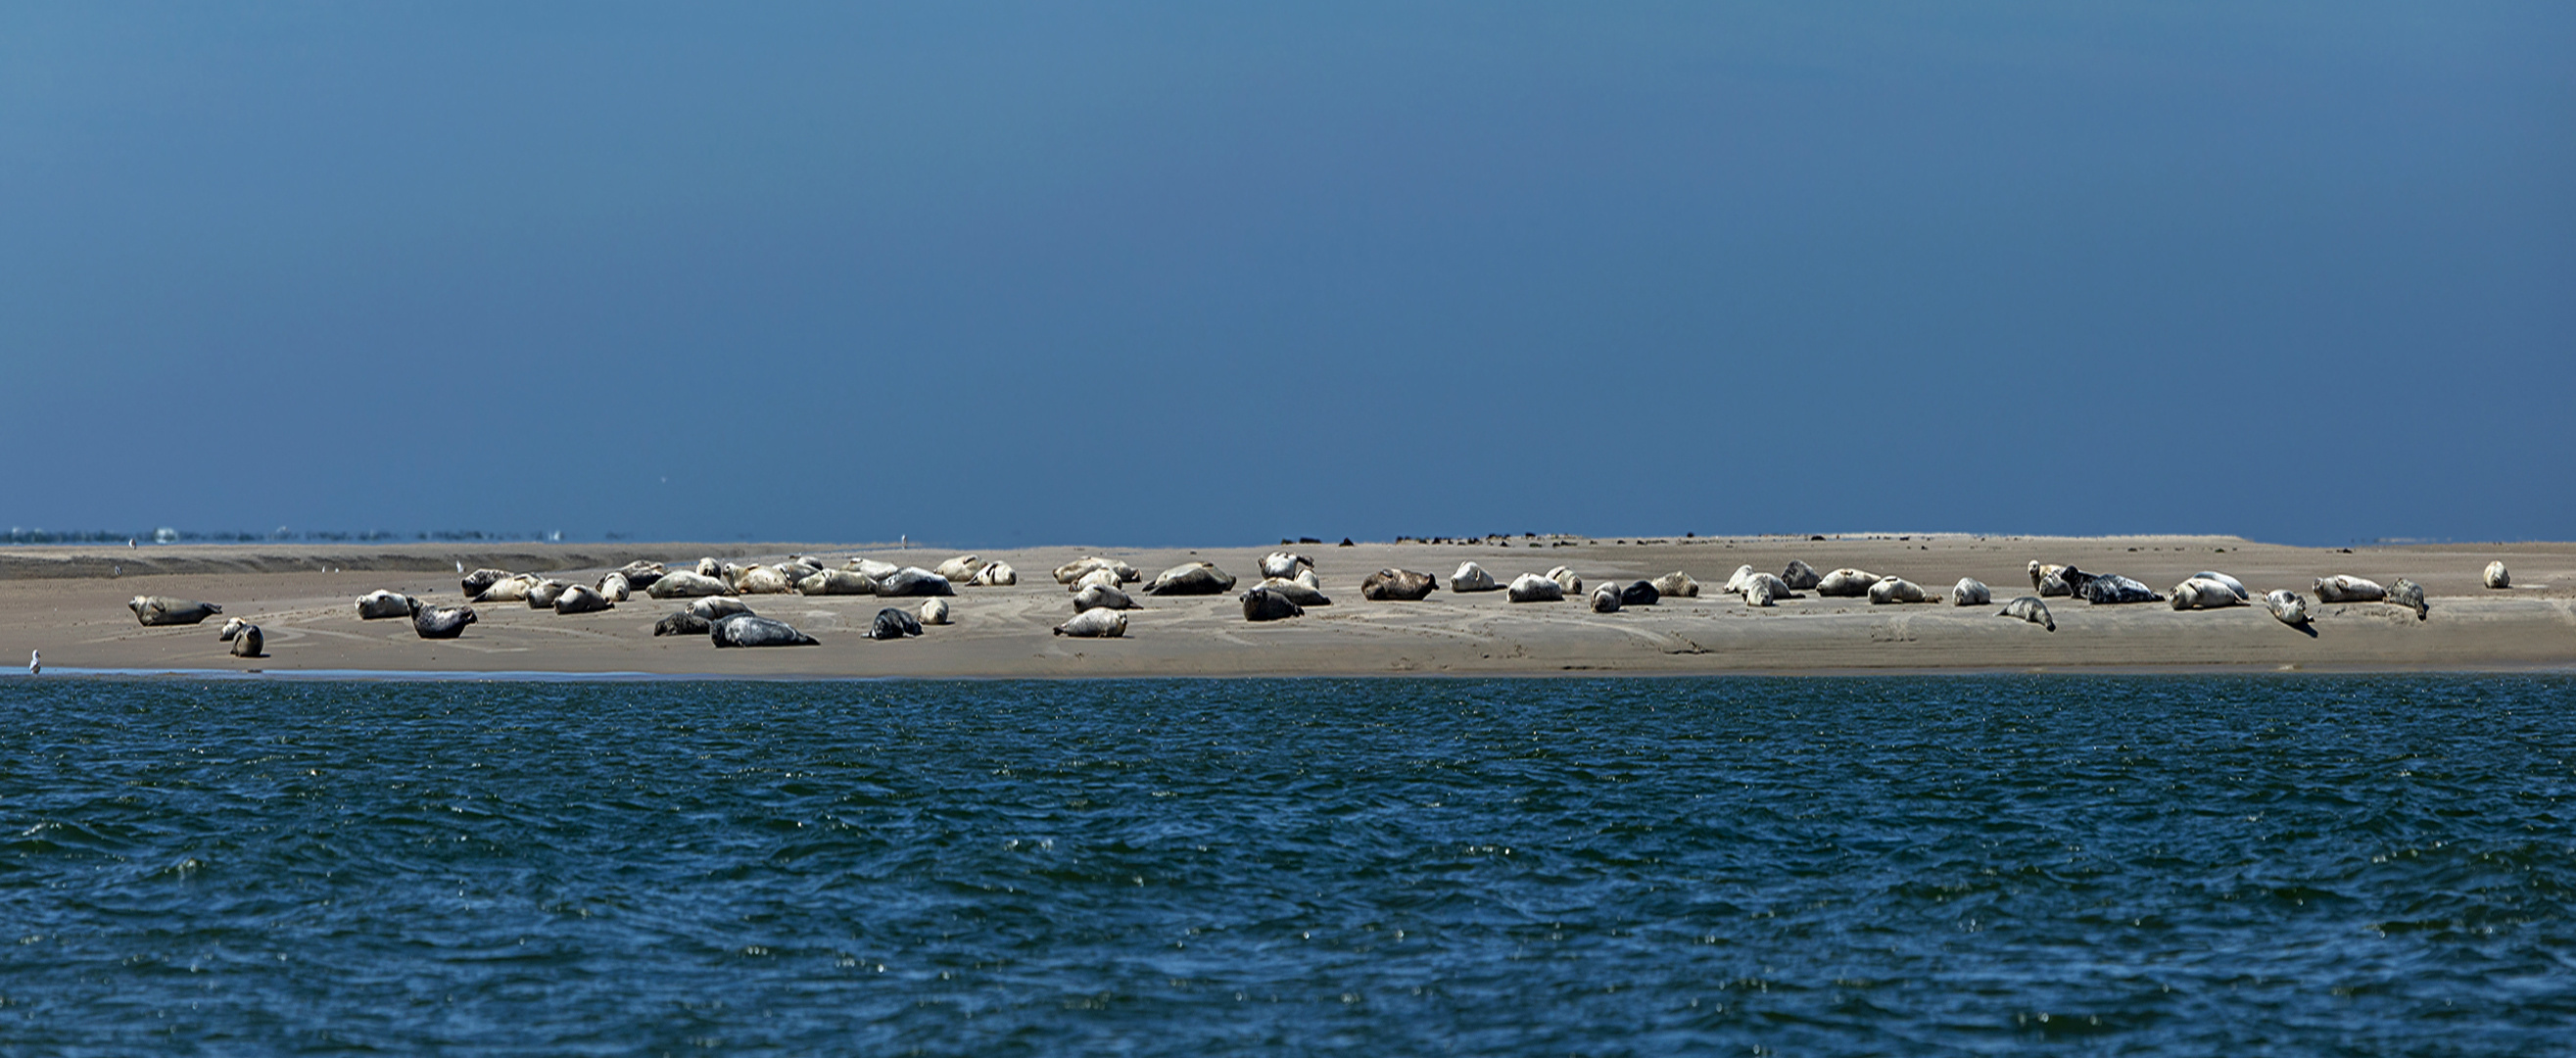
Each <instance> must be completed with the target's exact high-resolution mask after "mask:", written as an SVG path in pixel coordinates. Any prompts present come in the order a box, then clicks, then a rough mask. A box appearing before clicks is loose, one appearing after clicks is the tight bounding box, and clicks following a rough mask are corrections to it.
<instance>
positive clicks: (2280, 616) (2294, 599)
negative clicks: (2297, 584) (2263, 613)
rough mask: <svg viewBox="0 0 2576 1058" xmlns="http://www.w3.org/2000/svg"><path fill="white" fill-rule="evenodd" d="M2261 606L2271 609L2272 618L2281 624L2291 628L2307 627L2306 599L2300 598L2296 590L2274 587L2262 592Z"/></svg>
mask: <svg viewBox="0 0 2576 1058" xmlns="http://www.w3.org/2000/svg"><path fill="white" fill-rule="evenodd" d="M2263 606H2264V607H2265V608H2266V609H2269V610H2271V611H2272V616H2273V618H2274V619H2276V620H2278V621H2280V622H2281V623H2282V624H2285V625H2288V626H2290V627H2292V628H2305V627H2307V624H2308V601H2307V600H2306V599H2302V598H2300V597H2299V593H2297V592H2294V591H2291V590H2290V589H2288V588H2274V589H2272V590H2271V591H2267V592H2264V593H2263Z"/></svg>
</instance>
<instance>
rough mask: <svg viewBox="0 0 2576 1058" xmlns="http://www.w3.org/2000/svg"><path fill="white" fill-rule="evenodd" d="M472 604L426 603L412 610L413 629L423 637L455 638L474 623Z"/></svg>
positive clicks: (415, 633) (414, 632)
mask: <svg viewBox="0 0 2576 1058" xmlns="http://www.w3.org/2000/svg"><path fill="white" fill-rule="evenodd" d="M474 620H475V618H474V608H473V607H471V606H431V605H428V604H426V603H423V604H421V606H420V608H419V609H417V610H414V611H412V615H411V631H412V634H413V635H417V636H419V637H421V638H422V639H454V638H456V637H458V636H461V635H464V634H465V626H466V625H470V624H473V623H474Z"/></svg>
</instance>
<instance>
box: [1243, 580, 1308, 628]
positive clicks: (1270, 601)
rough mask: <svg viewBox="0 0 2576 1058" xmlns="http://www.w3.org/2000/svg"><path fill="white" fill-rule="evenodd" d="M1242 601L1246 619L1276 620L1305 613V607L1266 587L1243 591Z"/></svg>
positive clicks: (1301, 615) (1300, 615)
mask: <svg viewBox="0 0 2576 1058" xmlns="http://www.w3.org/2000/svg"><path fill="white" fill-rule="evenodd" d="M1242 602H1243V619H1244V620H1246V621H1278V620H1284V619H1286V618H1290V617H1303V616H1305V615H1306V611H1305V608H1303V607H1300V606H1298V605H1297V604H1296V603H1293V602H1289V601H1288V597H1287V596H1285V595H1281V594H1279V593H1278V592H1275V591H1272V590H1270V589H1268V588H1254V589H1252V590H1251V591H1248V592H1245V593H1243V598H1242Z"/></svg>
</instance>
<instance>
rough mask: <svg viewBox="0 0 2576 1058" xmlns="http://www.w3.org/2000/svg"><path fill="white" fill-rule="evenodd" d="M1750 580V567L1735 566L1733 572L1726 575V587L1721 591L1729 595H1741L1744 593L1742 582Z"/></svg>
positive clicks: (1751, 571) (1751, 576)
mask: <svg viewBox="0 0 2576 1058" xmlns="http://www.w3.org/2000/svg"><path fill="white" fill-rule="evenodd" d="M1751 579H1753V567H1752V566H1750V565H1744V566H1737V567H1735V572H1733V573H1729V574H1727V575H1726V587H1725V588H1723V589H1721V590H1723V591H1725V592H1726V593H1727V594H1729V595H1741V594H1743V593H1744V582H1745V581H1748V580H1751Z"/></svg>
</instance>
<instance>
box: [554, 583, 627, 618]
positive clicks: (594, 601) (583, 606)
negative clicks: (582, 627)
mask: <svg viewBox="0 0 2576 1058" xmlns="http://www.w3.org/2000/svg"><path fill="white" fill-rule="evenodd" d="M616 605H617V604H616V603H614V602H611V601H609V598H608V596H605V595H602V594H600V593H599V589H597V588H593V587H590V586H589V585H586V584H575V585H572V586H571V587H568V588H565V589H564V590H563V591H562V592H561V593H559V594H557V595H556V596H555V614H556V616H559V617H569V616H571V615H573V614H579V613H600V612H602V611H605V610H608V609H611V608H613V607H615V606H616Z"/></svg>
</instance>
